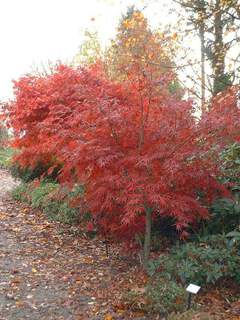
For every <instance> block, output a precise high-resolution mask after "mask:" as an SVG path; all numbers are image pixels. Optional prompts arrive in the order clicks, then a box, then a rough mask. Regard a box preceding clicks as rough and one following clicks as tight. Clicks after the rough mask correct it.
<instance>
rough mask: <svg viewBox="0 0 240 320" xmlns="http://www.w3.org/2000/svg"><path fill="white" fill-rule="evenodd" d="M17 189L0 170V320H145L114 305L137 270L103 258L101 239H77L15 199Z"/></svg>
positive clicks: (116, 257) (73, 232)
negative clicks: (12, 194) (15, 189)
mask: <svg viewBox="0 0 240 320" xmlns="http://www.w3.org/2000/svg"><path fill="white" fill-rule="evenodd" d="M16 185H17V182H16V181H14V180H13V178H12V177H11V176H10V174H9V173H8V172H7V171H6V170H4V169H1V170H0V320H20V319H21V320H23V319H24V320H26V319H31V320H37V319H41V320H61V319H64V320H65V319H66V320H75V319H76V320H85V319H86V320H87V319H91V320H102V319H103V320H113V319H114V320H115V319H131V318H134V319H145V318H144V317H143V316H141V315H137V314H132V313H131V314H129V313H128V311H126V310H121V305H119V302H118V301H119V299H120V294H121V287H123V286H124V288H126V287H127V286H128V285H131V286H133V283H134V280H131V278H130V277H131V276H130V275H131V274H136V273H137V272H136V270H135V272H134V270H133V268H135V267H134V266H132V267H131V266H129V262H127V261H124V260H121V258H119V257H120V256H119V255H117V254H115V255H114V254H112V257H111V258H110V257H107V256H106V253H105V248H104V245H103V243H102V242H101V241H100V240H91V241H89V239H86V238H83V237H80V236H79V235H77V231H78V230H77V228H76V227H75V228H74V227H66V226H63V225H61V224H60V223H56V222H49V221H48V220H47V219H46V217H45V216H44V215H43V214H42V213H40V212H36V211H33V210H32V209H31V208H29V207H28V206H26V205H23V204H20V203H18V202H15V201H13V200H12V199H11V196H10V190H11V189H12V188H14V187H15V186H16ZM128 270H129V271H128ZM128 272H129V274H128Z"/></svg>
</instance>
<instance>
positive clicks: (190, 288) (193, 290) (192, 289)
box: [186, 283, 201, 294]
mask: <svg viewBox="0 0 240 320" xmlns="http://www.w3.org/2000/svg"><path fill="white" fill-rule="evenodd" d="M200 289H201V287H199V286H196V285H195V284H192V283H190V284H189V286H188V287H187V289H186V290H187V292H190V293H193V294H197V293H198V291H199V290H200Z"/></svg>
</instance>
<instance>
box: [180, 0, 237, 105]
mask: <svg viewBox="0 0 240 320" xmlns="http://www.w3.org/2000/svg"><path fill="white" fill-rule="evenodd" d="M174 2H175V3H178V4H180V5H181V6H182V7H183V8H184V10H185V13H187V15H188V20H189V22H190V24H192V26H193V27H194V28H195V30H196V31H197V33H198V35H199V36H200V39H201V51H202V53H201V56H202V75H201V77H202V99H203V100H204V91H205V90H204V86H205V77H204V73H205V72H204V64H205V57H206V58H207V59H208V61H209V63H210V66H211V69H212V72H211V74H210V77H211V78H212V81H211V82H212V88H211V93H212V94H213V95H216V94H217V93H218V92H220V91H222V90H224V89H225V88H226V87H227V86H229V85H232V84H233V83H234V82H235V81H236V77H237V76H238V72H239V69H238V67H239V62H240V60H239V58H240V56H239V52H238V50H237V49H236V45H238V46H239V41H240V4H239V1H238V0H214V1H213V0H211V1H210V0H194V1H189V0H182V1H178V0H174ZM227 59H228V60H230V61H231V63H227ZM237 65H238V67H237Z"/></svg>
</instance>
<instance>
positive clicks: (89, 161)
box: [9, 66, 239, 238]
mask: <svg viewBox="0 0 240 320" xmlns="http://www.w3.org/2000/svg"><path fill="white" fill-rule="evenodd" d="M170 80H171V76H169V77H168V76H166V75H165V78H162V79H159V83H160V82H161V88H162V89H161V92H160V93H158V94H157V95H155V96H152V93H151V92H152V90H151V86H152V85H155V86H156V85H158V84H157V83H156V81H155V83H154V84H153V83H151V82H149V81H148V79H145V78H144V77H142V78H139V79H136V80H135V81H134V82H132V83H126V84H116V83H113V82H110V81H109V80H107V79H106V78H105V76H104V74H103V72H102V71H101V70H100V68H99V67H97V66H95V67H92V68H91V69H88V70H87V69H81V68H79V69H74V68H71V67H67V66H58V67H57V69H56V71H55V72H54V73H53V74H50V75H47V76H45V77H37V76H26V77H24V78H22V79H20V80H19V81H18V82H16V83H15V96H16V98H15V100H14V101H13V102H12V103H10V104H9V112H10V125H11V126H12V127H13V128H14V130H15V139H14V145H15V146H16V147H17V148H19V149H20V150H21V153H20V154H19V156H18V159H19V160H20V161H21V163H22V164H23V165H29V164H30V165H33V164H34V163H36V162H37V161H39V159H41V160H45V161H52V160H53V159H54V161H57V162H60V163H62V164H63V170H62V172H61V181H62V182H63V183H67V182H68V183H75V182H77V183H83V184H84V185H85V187H86V201H87V203H88V206H89V208H90V210H91V212H92V213H93V215H94V217H95V223H97V224H98V225H99V226H100V227H102V228H103V231H104V232H110V233H111V234H113V235H117V236H123V237H124V238H130V237H133V236H134V234H135V233H137V232H141V231H143V228H144V225H145V210H146V208H152V210H153V217H156V216H157V215H161V216H171V217H173V218H174V219H175V221H176V227H177V229H178V230H183V229H184V228H186V227H187V226H188V225H189V224H192V223H194V222H195V221H196V220H198V219H199V218H206V217H207V216H208V212H207V210H206V208H205V205H206V204H207V203H208V202H209V201H211V200H212V199H213V198H214V197H216V196H218V195H219V193H227V191H226V189H225V188H224V187H223V186H222V185H220V184H219V183H218V181H217V179H216V177H217V175H218V174H219V163H218V158H217V153H218V152H219V150H220V148H223V147H224V145H225V144H226V143H228V142H229V140H230V139H239V110H238V109H237V108H236V106H234V105H232V104H231V106H228V104H223V103H216V104H215V105H214V107H213V108H212V109H211V111H210V112H209V113H208V114H206V115H204V116H203V118H202V120H201V121H196V119H195V117H194V115H193V112H192V104H191V103H190V102H187V101H181V100H180V99H178V98H176V97H173V96H169V95H168V94H167V92H168V90H167V89H166V90H164V86H165V87H166V88H167V86H168V84H169V81H170ZM213 147H214V148H213ZM199 192H201V193H202V195H203V197H202V198H201V201H200V200H199V197H198V195H199Z"/></svg>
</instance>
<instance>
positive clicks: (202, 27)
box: [199, 23, 206, 113]
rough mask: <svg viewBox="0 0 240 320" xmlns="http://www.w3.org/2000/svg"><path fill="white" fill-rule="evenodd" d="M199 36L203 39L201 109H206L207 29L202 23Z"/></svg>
mask: <svg viewBox="0 0 240 320" xmlns="http://www.w3.org/2000/svg"><path fill="white" fill-rule="evenodd" d="M199 36H200V41H201V110H202V113H204V112H205V111H206V103H205V102H206V94H205V93H206V81H205V77H206V75H205V30H204V24H203V23H202V24H201V26H200V28H199Z"/></svg>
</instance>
